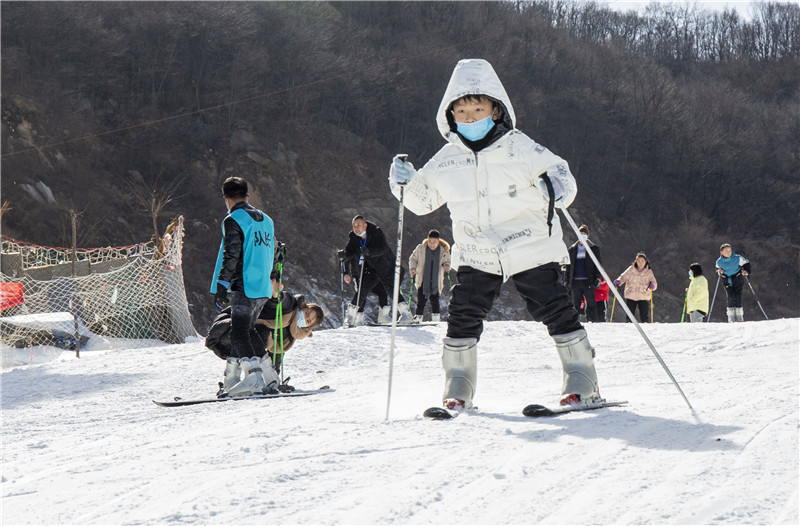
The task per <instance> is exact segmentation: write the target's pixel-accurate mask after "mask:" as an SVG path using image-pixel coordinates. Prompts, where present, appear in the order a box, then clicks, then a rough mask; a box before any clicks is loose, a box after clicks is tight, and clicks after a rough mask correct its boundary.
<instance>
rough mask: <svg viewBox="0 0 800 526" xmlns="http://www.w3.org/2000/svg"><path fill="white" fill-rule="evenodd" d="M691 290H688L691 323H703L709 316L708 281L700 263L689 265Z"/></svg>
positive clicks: (687, 298) (688, 308)
mask: <svg viewBox="0 0 800 526" xmlns="http://www.w3.org/2000/svg"><path fill="white" fill-rule="evenodd" d="M689 280H690V281H689V288H688V289H686V312H688V313H689V321H690V322H691V323H699V322H701V321H703V316H705V315H706V314H708V280H706V277H705V276H704V275H703V269H702V268H701V267H700V263H692V264H691V265H689Z"/></svg>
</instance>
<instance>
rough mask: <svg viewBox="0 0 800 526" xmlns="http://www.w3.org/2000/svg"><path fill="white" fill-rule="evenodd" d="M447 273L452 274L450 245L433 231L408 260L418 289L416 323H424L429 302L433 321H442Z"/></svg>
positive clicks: (410, 272) (409, 270)
mask: <svg viewBox="0 0 800 526" xmlns="http://www.w3.org/2000/svg"><path fill="white" fill-rule="evenodd" d="M447 272H450V245H449V244H448V243H447V241H445V240H444V239H442V238H441V236H440V235H439V231H438V230H431V231H430V232H428V237H426V238H425V240H424V241H423V242H422V243H420V244H419V245H417V248H415V249H414V252H412V253H411V256H410V257H409V258H408V273H409V274H410V275H411V277H412V278H414V286H415V287H416V288H417V310H416V313H415V316H414V321H416V322H418V323H419V322H421V321H422V315H423V314H424V313H425V303H426V302H427V301H430V302H431V321H433V322H439V321H441V313H440V312H439V295H440V294H441V293H442V289H443V288H444V276H445V274H446V273H447Z"/></svg>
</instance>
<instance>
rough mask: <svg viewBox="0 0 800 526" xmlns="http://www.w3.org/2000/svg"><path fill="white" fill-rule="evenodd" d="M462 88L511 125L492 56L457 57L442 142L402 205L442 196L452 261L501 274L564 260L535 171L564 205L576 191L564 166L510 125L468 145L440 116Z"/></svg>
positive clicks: (420, 208)
mask: <svg viewBox="0 0 800 526" xmlns="http://www.w3.org/2000/svg"><path fill="white" fill-rule="evenodd" d="M468 94H483V95H487V96H489V97H491V98H493V99H495V100H497V101H500V102H501V103H502V105H503V106H504V108H503V109H504V110H505V111H504V118H505V121H506V122H507V124H508V125H509V127H510V128H513V127H514V126H515V124H516V122H515V121H516V118H515V116H514V109H513V107H512V106H511V102H510V101H509V99H508V95H507V94H506V91H505V89H504V88H503V85H502V83H501V82H500V79H499V78H498V77H497V74H496V73H495V72H494V69H493V68H492V66H491V64H489V63H488V62H486V61H485V60H481V59H467V60H461V61H459V63H458V64H457V65H456V67H455V70H454V71H453V75H452V77H451V78H450V83H449V84H448V86H447V90H446V91H445V95H444V97H443V99H442V103H441V105H440V106H439V112H438V114H437V124H438V127H439V131H440V132H441V134H442V136H443V137H444V138H445V139H446V140H447V142H448V143H447V144H446V145H445V146H444V147H443V148H442V149H441V150H439V152H437V153H436V154H435V155H434V156H433V157H432V158H431V159H430V161H428V162H427V163H426V164H425V166H424V167H423V168H421V169H420V170H419V171H418V172H417V173H416V175H415V176H414V177H413V178H412V179H411V181H410V182H409V183H408V184H407V185H406V186H405V190H404V198H403V202H404V205H405V207H406V208H408V209H409V210H411V211H412V212H414V213H415V214H417V215H424V214H428V213H430V212H433V211H434V210H436V209H438V208H439V207H440V206H442V205H443V204H445V203H447V206H448V208H449V209H450V217H451V218H452V220H453V249H452V257H451V265H452V266H453V268H458V267H459V266H461V265H464V266H470V267H473V268H476V269H479V270H482V271H484V272H488V273H491V274H496V275H502V276H503V281H506V280H508V278H509V277H510V276H512V275H514V274H517V273H519V272H522V271H524V270H528V269H531V268H534V267H538V266H540V265H543V264H545V263H550V262H556V263H566V262H568V261H569V255H568V253H567V247H566V245H565V244H564V241H563V240H562V231H561V223H560V220H559V217H558V214H557V213H554V214H553V216H552V217H551V225H548V215H549V214H548V211H549V209H548V205H549V199H548V198H547V197H546V196H545V195H544V194H543V193H542V190H540V188H539V182H540V178H539V176H540V175H541V174H544V173H547V174H548V175H549V176H550V177H551V178H559V179H560V181H561V182H562V184H563V185H564V186H565V187H566V188H567V195H566V196H565V197H564V198H563V200H562V201H561V202H562V203H563V204H564V205H565V206H568V205H569V204H570V203H572V201H573V200H574V199H575V194H576V193H577V185H576V183H575V178H574V177H573V176H572V174H571V173H570V171H569V166H568V165H567V163H566V161H564V160H563V159H561V158H560V157H558V156H557V155H555V154H553V153H551V152H550V151H549V150H548V149H547V148H545V147H544V146H541V145H539V144H537V143H535V142H534V141H533V140H531V139H530V138H529V137H528V136H527V135H525V134H524V133H522V132H520V131H519V130H517V129H515V128H513V129H511V130H510V131H509V132H507V133H506V134H505V135H503V136H502V137H501V138H499V139H498V140H496V141H495V142H493V143H492V144H490V145H489V146H487V147H486V148H484V149H483V150H481V151H479V152H478V153H477V154H476V153H474V152H473V151H472V150H471V149H470V148H468V147H467V146H466V145H465V144H464V143H463V142H462V141H461V137H460V136H459V135H458V134H457V133H456V132H455V131H454V129H451V122H449V121H448V119H447V110H448V108H449V107H450V104H451V103H452V102H453V101H454V100H456V99H458V98H460V97H462V96H464V95H468ZM389 185H390V188H391V190H392V193H393V194H394V195H395V196H396V197H398V199H399V197H400V186H398V185H397V184H396V183H395V182H394V181H393V180H392V177H391V176H390V178H389Z"/></svg>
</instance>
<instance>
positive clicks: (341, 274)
mask: <svg viewBox="0 0 800 526" xmlns="http://www.w3.org/2000/svg"><path fill="white" fill-rule="evenodd" d="M339 289H340V290H341V293H342V302H341V303H342V325H344V318H345V316H346V315H347V308H346V307H345V303H346V301H347V300H346V299H345V297H344V261H340V262H339Z"/></svg>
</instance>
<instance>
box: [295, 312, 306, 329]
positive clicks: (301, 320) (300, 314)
mask: <svg viewBox="0 0 800 526" xmlns="http://www.w3.org/2000/svg"><path fill="white" fill-rule="evenodd" d="M297 326H298V327H300V328H301V329H302V328H303V327H305V326H306V317H305V316H304V315H303V311H298V312H297Z"/></svg>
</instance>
